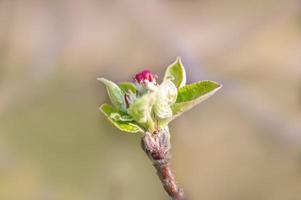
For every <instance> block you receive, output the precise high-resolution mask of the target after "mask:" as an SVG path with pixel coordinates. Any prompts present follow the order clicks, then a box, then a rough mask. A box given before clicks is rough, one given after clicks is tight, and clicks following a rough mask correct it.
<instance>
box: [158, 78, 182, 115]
mask: <svg viewBox="0 0 301 200" xmlns="http://www.w3.org/2000/svg"><path fill="white" fill-rule="evenodd" d="M177 92H178V91H177V88H176V86H175V85H174V84H173V82H172V81H171V80H168V79H167V80H165V81H164V82H163V83H162V84H161V85H160V86H159V88H158V90H157V97H156V102H155V105H154V107H153V110H154V113H155V115H156V118H157V119H166V118H170V117H172V110H171V108H170V105H172V104H173V103H175V101H176V99H177Z"/></svg>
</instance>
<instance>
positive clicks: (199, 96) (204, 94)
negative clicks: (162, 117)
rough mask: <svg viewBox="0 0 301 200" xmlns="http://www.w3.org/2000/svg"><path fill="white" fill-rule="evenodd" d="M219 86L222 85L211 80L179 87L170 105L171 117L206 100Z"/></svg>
mask: <svg viewBox="0 0 301 200" xmlns="http://www.w3.org/2000/svg"><path fill="white" fill-rule="evenodd" d="M221 87H222V85H220V84H218V83H216V82H213V81H200V82H196V83H192V84H190V85H186V86H184V87H182V88H179V90H178V96H177V101H176V103H175V104H173V105H172V107H171V108H172V111H173V118H175V117H177V116H179V115H181V114H182V113H183V112H185V111H187V110H189V109H191V108H192V107H194V106H195V105H197V104H199V103H200V102H202V101H204V100H206V99H207V98H209V97H210V96H212V95H213V94H214V93H215V92H217V91H218V90H219V89H220V88H221Z"/></svg>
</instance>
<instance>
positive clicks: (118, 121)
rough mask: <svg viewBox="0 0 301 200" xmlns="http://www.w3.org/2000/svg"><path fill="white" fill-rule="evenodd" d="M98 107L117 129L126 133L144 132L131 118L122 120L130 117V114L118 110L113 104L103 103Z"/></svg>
mask: <svg viewBox="0 0 301 200" xmlns="http://www.w3.org/2000/svg"><path fill="white" fill-rule="evenodd" d="M99 109H100V110H101V112H102V113H103V114H104V115H105V116H106V117H107V119H108V120H109V121H110V122H111V123H112V124H113V125H114V126H115V127H116V128H118V129H119V130H121V131H124V132H128V133H139V132H144V130H143V128H141V127H140V126H139V125H138V124H136V123H135V122H134V121H133V120H132V121H126V120H124V119H126V118H128V119H130V116H128V115H127V114H125V113H122V112H120V111H118V110H117V109H116V108H114V107H113V106H111V105H109V104H103V105H101V106H100V108H99ZM116 116H120V117H118V118H116Z"/></svg>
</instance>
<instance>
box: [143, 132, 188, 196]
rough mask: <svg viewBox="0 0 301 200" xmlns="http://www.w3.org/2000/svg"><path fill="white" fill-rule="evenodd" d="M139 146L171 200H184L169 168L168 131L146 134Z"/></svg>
mask: <svg viewBox="0 0 301 200" xmlns="http://www.w3.org/2000/svg"><path fill="white" fill-rule="evenodd" d="M141 146H142V149H143V150H144V151H145V153H146V154H147V155H148V157H149V158H150V160H151V161H152V162H153V165H154V167H155V168H156V170H157V174H158V176H159V179H160V180H161V183H162V185H163V187H164V189H165V191H166V192H167V193H168V195H169V196H170V197H171V198H172V200H185V199H186V198H185V197H184V192H183V190H182V189H181V188H179V186H178V185H177V183H176V180H175V177H174V174H173V172H172V169H171V167H170V158H171V154H170V149H171V145H170V135H169V132H168V130H166V129H160V130H158V131H156V132H154V133H149V132H146V133H145V134H144V136H143V138H142V140H141ZM186 200H187V199H186Z"/></svg>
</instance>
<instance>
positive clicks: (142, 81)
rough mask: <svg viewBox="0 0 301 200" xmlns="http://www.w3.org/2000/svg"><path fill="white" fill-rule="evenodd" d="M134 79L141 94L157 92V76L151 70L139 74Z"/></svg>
mask: <svg viewBox="0 0 301 200" xmlns="http://www.w3.org/2000/svg"><path fill="white" fill-rule="evenodd" d="M133 79H134V81H135V83H136V86H137V89H138V92H139V93H140V94H143V93H145V92H146V91H147V90H151V91H153V90H156V88H157V86H158V84H157V80H156V79H157V75H155V74H153V73H152V72H151V71H150V70H143V71H141V72H139V73H138V74H136V75H135V77H134V78H133Z"/></svg>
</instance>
